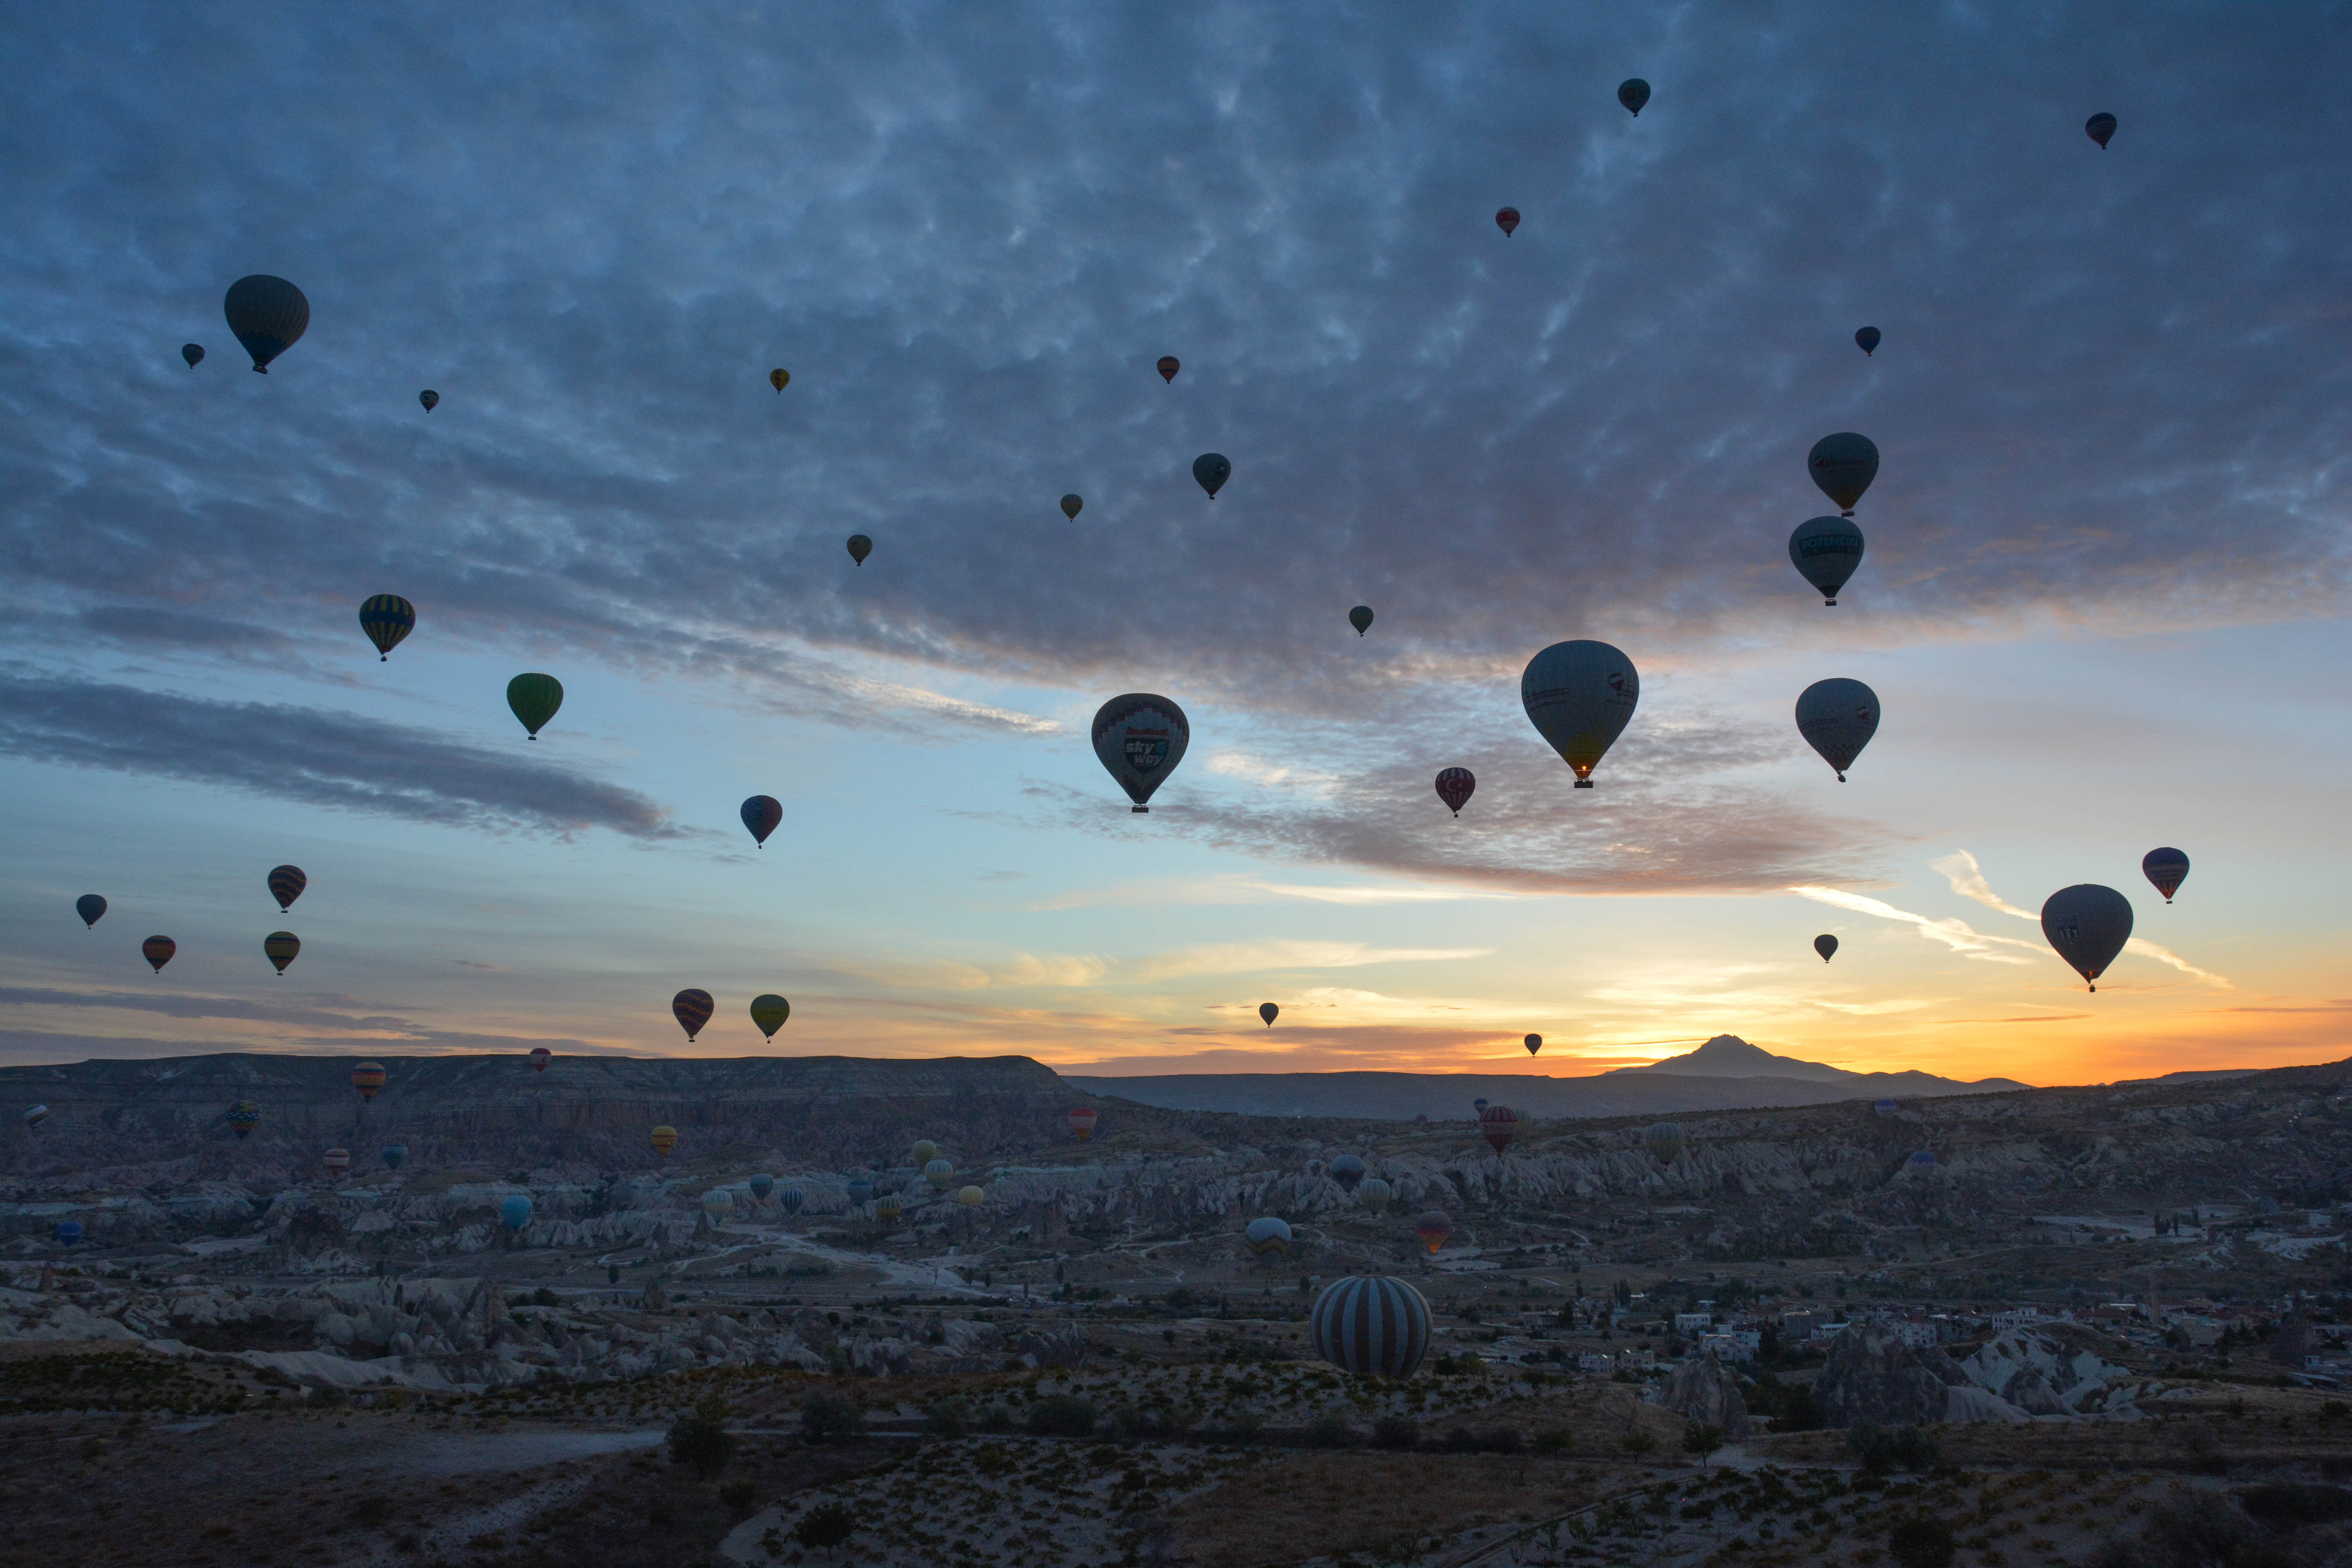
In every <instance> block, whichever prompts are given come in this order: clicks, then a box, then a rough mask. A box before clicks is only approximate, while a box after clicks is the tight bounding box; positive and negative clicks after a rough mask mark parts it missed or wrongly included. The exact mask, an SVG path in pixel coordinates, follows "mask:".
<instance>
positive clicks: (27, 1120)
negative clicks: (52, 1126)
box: [17, 1105, 49, 1132]
mask: <svg viewBox="0 0 2352 1568" xmlns="http://www.w3.org/2000/svg"><path fill="white" fill-rule="evenodd" d="M48 1119H49V1108H48V1107H47V1106H46V1105H34V1106H27V1107H26V1110H25V1114H24V1115H22V1116H20V1117H18V1118H17V1120H18V1121H22V1122H23V1123H24V1124H25V1131H27V1132H30V1131H32V1130H33V1129H34V1128H36V1127H38V1126H39V1125H40V1124H41V1123H42V1122H44V1121H47V1120H48Z"/></svg>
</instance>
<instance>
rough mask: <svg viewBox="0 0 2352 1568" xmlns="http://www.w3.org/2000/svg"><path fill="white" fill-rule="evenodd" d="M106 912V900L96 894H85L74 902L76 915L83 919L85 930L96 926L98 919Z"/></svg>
mask: <svg viewBox="0 0 2352 1568" xmlns="http://www.w3.org/2000/svg"><path fill="white" fill-rule="evenodd" d="M105 912H106V900H104V899H101V898H100V897H99V896H98V895H97V894H96V893H84V894H83V895H82V896H81V897H80V898H79V899H76V900H74V913H76V914H78V915H79V916H80V917H81V923H82V926H83V929H85V930H87V929H88V928H89V927H91V926H94V925H96V924H97V923H98V917H99V916H100V915H102V914H104V913H105Z"/></svg>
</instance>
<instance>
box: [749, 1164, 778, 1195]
mask: <svg viewBox="0 0 2352 1568" xmlns="http://www.w3.org/2000/svg"><path fill="white" fill-rule="evenodd" d="M775 1190H776V1178H775V1177H773V1176H771V1175H769V1174H768V1173H766V1172H764V1171H762V1172H761V1173H759V1174H757V1175H755V1176H753V1177H752V1178H751V1195H752V1196H753V1197H755V1198H757V1199H759V1200H760V1201H761V1203H765V1202H767V1201H768V1194H770V1193H772V1192H774V1191H775Z"/></svg>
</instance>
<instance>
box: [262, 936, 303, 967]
mask: <svg viewBox="0 0 2352 1568" xmlns="http://www.w3.org/2000/svg"><path fill="white" fill-rule="evenodd" d="M301 951H302V939H301V938H300V937H299V936H296V935H295V934H294V933H293V932H292V931H271V932H270V933H269V934H268V936H265V937H263V938H262V939H261V955H262V956H263V957H264V958H267V959H268V960H269V962H270V963H272V964H275V965H276V966H277V969H278V973H280V974H283V973H286V966H287V965H288V964H289V963H293V962H294V959H295V955H296V954H298V953H299V952H301Z"/></svg>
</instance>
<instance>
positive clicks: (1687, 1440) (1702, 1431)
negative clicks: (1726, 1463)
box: [1683, 1421, 1723, 1466]
mask: <svg viewBox="0 0 2352 1568" xmlns="http://www.w3.org/2000/svg"><path fill="white" fill-rule="evenodd" d="M1720 1447H1723V1428H1722V1427H1720V1426H1709V1425H1707V1424H1706V1422H1704V1421H1694V1422H1692V1423H1691V1424H1690V1425H1689V1426H1685V1427H1684V1428H1683V1452H1684V1453H1685V1454H1688V1455H1689V1456H1690V1457H1691V1458H1694V1459H1696V1460H1697V1461H1698V1462H1699V1463H1700V1464H1701V1465H1702V1466H1703V1465H1705V1464H1706V1459H1707V1456H1708V1455H1710V1454H1712V1453H1714V1452H1715V1451H1716V1450H1717V1448H1720Z"/></svg>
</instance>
